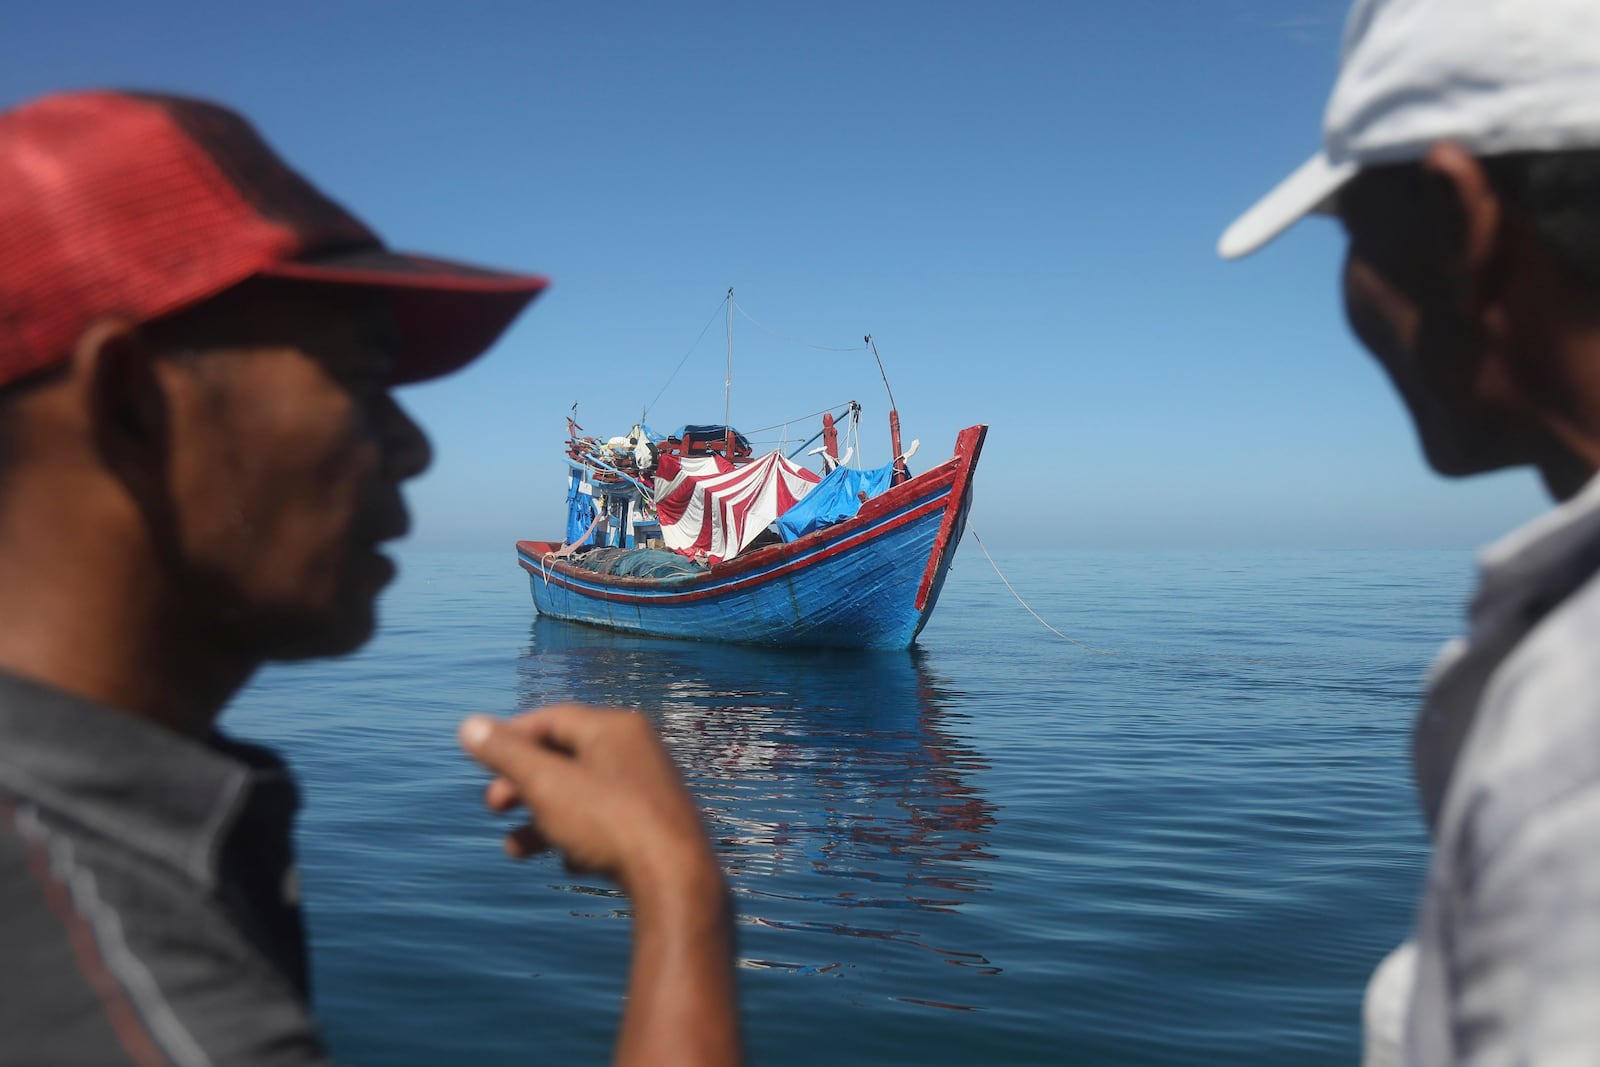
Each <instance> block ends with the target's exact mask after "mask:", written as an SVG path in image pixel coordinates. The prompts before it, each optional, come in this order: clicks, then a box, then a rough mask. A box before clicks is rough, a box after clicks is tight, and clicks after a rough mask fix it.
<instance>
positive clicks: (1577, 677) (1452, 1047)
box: [1219, 0, 1600, 1065]
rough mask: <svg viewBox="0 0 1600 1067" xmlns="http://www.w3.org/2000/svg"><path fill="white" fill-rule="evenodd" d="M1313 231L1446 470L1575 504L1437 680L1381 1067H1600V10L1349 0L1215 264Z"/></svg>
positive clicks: (1545, 522)
mask: <svg viewBox="0 0 1600 1067" xmlns="http://www.w3.org/2000/svg"><path fill="white" fill-rule="evenodd" d="M1313 212H1317V213H1323V214H1332V215H1337V216H1338V217H1339V219H1340V220H1341V221H1342V222H1343V224H1344V227H1345V229H1346V231H1347V233H1348V235H1349V238H1350V245H1349V253H1348V257H1347V259H1346V262H1345V268H1344V296H1345V305H1346V310H1347V313H1348V316H1349V319H1350V323H1351V325H1352V327H1353V328H1354V330H1355V332H1356V334H1357V336H1358V337H1359V338H1360V339H1361V341H1362V343H1363V344H1365V345H1366V347H1367V348H1369V349H1371V351H1372V353H1373V354H1374V355H1375V356H1376V357H1377V359H1378V361H1379V362H1380V363H1381V364H1382V365H1383V366H1384V368H1385V370H1387V371H1388V372H1389V374H1390V376H1391V378H1392V379H1393V381H1394V384H1395V386H1396V388H1397V389H1398V390H1399V392H1400V394H1401V396H1402V397H1403V398H1404V400H1405V402H1406V405H1407V407H1408V408H1409V409H1410V412H1411V415H1412V418H1413V420H1414V421H1415V423H1416V426H1417V432H1418V435H1419V437H1420V438H1421V442H1422V446H1423V450H1424V451H1425V453H1426V454H1427V457H1428V461H1429V463H1430V464H1431V465H1432V466H1433V467H1434V469H1436V470H1438V471H1439V472H1440V473H1442V474H1447V475H1466V474H1473V473H1477V472H1481V471H1489V470H1496V469H1500V468H1504V467H1510V466H1516V465H1524V464H1526V465H1531V466H1533V467H1535V468H1536V469H1537V470H1538V471H1539V473H1540V475H1541V476H1542V478H1543V480H1544V483H1545V485H1546V486H1547V487H1548V488H1549V490H1550V492H1551V494H1552V495H1553V496H1554V497H1555V498H1556V499H1557V500H1558V501H1560V505H1559V506H1558V507H1557V508H1556V509H1555V510H1554V511H1552V512H1550V513H1548V514H1546V515H1544V516H1543V517H1541V518H1540V519H1538V520H1537V521H1535V522H1534V523H1532V524H1531V525H1529V526H1528V527H1526V528H1524V529H1523V530H1520V531H1518V532H1517V533H1514V534H1512V535H1511V536H1509V537H1507V538H1506V539H1504V540H1503V541H1501V542H1499V543H1498V544H1496V545H1494V546H1492V547H1490V548H1489V549H1488V550H1486V551H1485V552H1484V554H1483V557H1482V576H1481V584H1480V587H1479V590H1478V593H1477V596H1476V598H1475V599H1474V601H1473V605H1472V611H1471V630H1470V633H1469V635H1468V636H1467V637H1466V638H1465V639H1463V640H1459V641H1456V642H1452V643H1451V644H1450V645H1448V646H1446V648H1445V649H1444V651H1443V652H1442V653H1441V655H1440V657H1439V660H1438V662H1437V664H1436V665H1435V667H1434V670H1433V673H1432V676H1431V680H1430V685H1429V691H1428V695H1427V699H1426V701H1425V704H1424V707H1423V709H1422V713H1421V715H1420V716H1419V718H1418V721H1417V724H1416V729H1415V735H1414V742H1413V758H1414V765H1415V773H1416V780H1417V787H1418V792H1419V795H1420V797H1421V800H1422V805H1423V810H1424V813H1425V815H1426V818H1427V821H1428V824H1429V827H1430V830H1431V832H1432V837H1433V859H1432V864H1431V869H1430V872H1429V876H1428V881H1427V888H1426V891H1425V894H1424V899H1423V902H1422V906H1421V910H1420V911H1419V913H1418V917H1417V923H1416V930H1415V935H1414V938H1413V941H1412V942H1410V943H1408V944H1407V945H1406V946H1403V947H1402V949H1401V950H1399V951H1397V953H1396V954H1395V955H1393V956H1391V957H1390V959H1389V960H1388V961H1386V963H1385V965H1384V966H1383V967H1382V968H1380V970H1379V973H1378V975H1377V976H1375V978H1374V981H1373V983H1372V985H1371V986H1370V987H1369V989H1368V996H1367V1025H1368V1037H1367V1055H1368V1062H1369V1063H1375V1062H1385V1063H1388V1062H1404V1063H1408V1064H1429V1065H1432V1064H1455V1063H1471V1064H1490V1063H1495V1064H1499V1063H1527V1064H1543V1063H1579V1062H1582V1063H1592V1062H1600V655H1597V654H1596V652H1597V643H1600V577H1597V574H1600V479H1597V478H1595V477H1594V474H1595V472H1596V470H1597V469H1600V3H1596V2H1595V0H1470V2H1469V0H1358V2H1357V3H1356V5H1355V7H1354V9H1353V10H1352V12H1351V15H1350V21H1349V25H1348V27H1347V29H1346V33H1345V41H1344V52H1343V62H1342V66H1341V70H1340V74H1339V79H1338V83H1337V85H1336V86H1335V87H1334V91H1333V96H1332V99H1331V101H1330V102H1329V104H1328V110H1327V115H1326V118H1325V124H1324V130H1323V150H1322V151H1321V152H1320V153H1318V154H1317V155H1316V156H1314V157H1313V158H1312V159H1311V161H1310V162H1308V163H1307V164H1305V165H1304V166H1303V167H1301V168H1300V169H1299V170H1298V171H1296V172H1295V173H1294V174H1293V175H1291V176H1290V177H1289V179H1288V180H1287V181H1285V182H1284V183H1283V184H1281V185H1280V186H1278V188H1276V189H1275V190H1273V191H1272V192H1271V193H1269V194H1268V195H1267V196H1266V197H1265V198H1264V199H1263V200H1262V201H1261V202H1260V203H1259V204H1257V205H1256V206H1255V207H1254V208H1252V209H1251V210H1250V211H1249V212H1247V213H1246V214H1245V215H1244V216H1243V217H1242V218H1240V219H1239V221H1237V222H1236V223H1234V224H1233V226H1231V227H1230V228H1229V229H1228V231H1227V232H1226V233H1225V234H1224V235H1223V237H1222V241H1221V243H1220V246H1219V251H1220V252H1221V254H1222V255H1223V256H1225V257H1228V258H1233V257H1236V256H1242V255H1245V254H1247V253H1250V252H1252V251H1254V250H1256V249H1257V248H1259V247H1261V246H1262V245H1264V244H1265V243H1267V242H1268V241H1269V240H1271V239H1272V238H1273V237H1274V236H1276V235H1277V234H1279V233H1280V232H1282V231H1283V230H1285V229H1286V228H1288V227H1289V226H1290V225H1291V224H1292V223H1293V222H1294V221H1295V220H1297V219H1298V218H1300V217H1301V216H1303V215H1306V214H1309V213H1313Z"/></svg>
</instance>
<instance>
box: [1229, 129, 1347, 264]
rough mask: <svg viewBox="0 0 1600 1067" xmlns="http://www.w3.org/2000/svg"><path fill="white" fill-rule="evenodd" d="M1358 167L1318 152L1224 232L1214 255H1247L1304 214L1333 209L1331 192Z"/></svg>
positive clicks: (1231, 256)
mask: <svg viewBox="0 0 1600 1067" xmlns="http://www.w3.org/2000/svg"><path fill="white" fill-rule="evenodd" d="M1359 169H1360V168H1359V166H1358V165H1357V164H1355V163H1350V162H1346V163H1330V162H1329V161H1328V157H1327V156H1325V155H1323V154H1322V153H1321V152H1318V153H1317V154H1316V155H1314V156H1312V157H1311V158H1310V159H1308V160H1306V162H1305V163H1304V164H1302V165H1301V166H1300V168H1299V169H1298V170H1296V171H1295V172H1294V173H1293V174H1291V175H1289V176H1288V177H1287V178H1285V179H1284V180H1283V181H1282V182H1280V183H1278V186H1277V188H1275V189H1273V190H1272V192H1270V193H1268V194H1267V195H1266V196H1264V197H1262V198H1261V199H1260V200H1258V201H1257V202H1256V204H1255V206H1253V207H1252V208H1251V209H1250V210H1249V211H1246V212H1245V213H1244V214H1243V215H1240V216H1239V218H1238V220H1237V221H1235V222H1234V224H1233V225H1232V226H1229V227H1228V228H1227V230H1225V231H1224V232H1223V234H1222V239H1221V240H1220V241H1218V242H1217V255H1219V256H1221V257H1222V258H1223V259H1238V258H1239V257H1240V256H1247V255H1249V254H1250V253H1251V252H1254V251H1255V250H1256V249H1258V248H1260V247H1261V246H1262V245H1264V244H1266V243H1267V242H1268V241H1270V240H1272V239H1273V238H1274V237H1276V236H1278V235H1279V234H1280V233H1282V232H1283V231H1284V230H1287V229H1288V228H1289V227H1290V226H1293V225H1294V224H1295V223H1296V222H1298V221H1299V220H1300V219H1302V218H1304V217H1305V216H1306V215H1309V214H1312V213H1314V212H1319V211H1324V212H1326V211H1332V210H1333V196H1334V194H1335V193H1337V192H1338V191H1339V189H1340V188H1341V187H1342V186H1343V185H1344V183H1345V182H1347V181H1349V180H1350V179H1351V178H1353V177H1354V176H1355V173H1356V171H1357V170H1359Z"/></svg>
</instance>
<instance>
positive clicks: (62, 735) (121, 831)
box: [0, 672, 296, 887]
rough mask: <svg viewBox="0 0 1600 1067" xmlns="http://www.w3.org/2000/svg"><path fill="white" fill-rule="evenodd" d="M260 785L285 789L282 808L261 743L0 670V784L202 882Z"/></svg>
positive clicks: (275, 770)
mask: <svg viewBox="0 0 1600 1067" xmlns="http://www.w3.org/2000/svg"><path fill="white" fill-rule="evenodd" d="M263 786H274V787H276V788H272V789H270V790H269V792H271V793H275V794H280V795H281V794H282V793H283V792H284V791H287V792H288V802H287V806H288V808H289V809H290V812H291V813H292V810H293V808H294V807H295V806H296V798H295V797H294V794H293V785H292V782H291V781H290V779H289V774H288V770H287V768H285V766H284V765H283V763H282V761H280V760H279V759H278V758H277V757H276V756H275V755H274V754H272V753H271V752H269V751H268V750H266V749H263V748H258V747H256V746H254V745H247V744H243V743H240V742H237V741H233V740H231V739H229V738H226V737H224V736H222V735H220V734H217V735H213V736H212V737H211V738H210V739H208V740H207V741H204V742H202V741H197V740H195V739H193V738H190V737H186V736H184V735H181V734H177V733H174V732H172V731H170V730H167V729H165V728H163V727H160V726H156V725H154V724H152V723H149V722H145V721H143V720H141V719H137V718H135V717H133V716H131V715H125V714H122V713H120V712H117V711H113V710H112V709H110V708H107V707H104V706H102V705H99V704H96V703H93V702H91V701H88V700H85V699H83V698H81V697H77V696H74V695H72V694H70V693H65V692H62V691H61V690H58V689H54V688H51V687H49V686H46V685H42V684H40V683H37V682H32V681H29V680H27V679H23V678H18V677H16V676H15V675H11V674H7V673H4V672H0V787H4V788H6V789H7V790H8V791H12V792H14V793H16V794H17V796H18V797H19V799H22V800H25V801H31V802H34V803H36V804H38V805H39V806H40V807H41V808H43V809H45V810H46V811H48V812H50V813H51V814H54V815H58V816H61V817H64V818H66V819H69V820H71V821H72V822H74V823H76V824H78V825H79V826H81V827H82V828H83V829H85V830H88V831H90V832H93V833H96V834H99V835H102V836H104V837H107V838H109V839H111V840H113V841H115V842H117V843H119V844H120V845H122V846H123V847H126V848H130V849H132V850H134V851H137V852H139V853H141V854H143V855H146V856H149V857H151V858H154V859H157V860H159V861H161V862H163V863H165V864H167V865H168V866H171V867H175V868H177V869H178V870H180V871H183V872H184V873H185V874H187V875H188V876H189V877H191V878H193V879H195V880H197V881H199V882H200V883H202V884H203V885H206V886H208V887H209V886H214V885H215V884H216V881H217V867H218V854H219V851H220V846H221V842H222V841H223V840H224V839H225V838H226V837H227V835H228V833H229V831H230V830H231V829H232V828H233V825H234V824H235V822H236V821H237V820H238V818H239V816H240V813H241V811H242V810H243V808H244V806H245V804H246V803H247V802H248V801H249V799H250V796H251V794H252V792H255V791H257V790H258V789H259V788H260V787H263Z"/></svg>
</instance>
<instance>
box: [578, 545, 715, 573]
mask: <svg viewBox="0 0 1600 1067" xmlns="http://www.w3.org/2000/svg"><path fill="white" fill-rule="evenodd" d="M569 562H571V563H573V564H575V565H576V566H579V567H582V568H583V569H584V570H590V571H594V572H595V573H596V574H609V575H613V576H615V577H618V578H653V579H656V580H658V581H659V580H663V579H671V578H692V577H693V576H695V575H696V574H703V573H704V572H705V568H704V567H702V566H701V565H700V564H698V563H696V562H695V561H694V560H692V559H689V558H688V557H686V556H682V555H679V554H678V553H676V552H669V551H667V550H666V549H661V548H594V549H590V550H589V551H588V552H584V553H581V554H579V555H577V556H574V557H572V558H571V559H570V560H569Z"/></svg>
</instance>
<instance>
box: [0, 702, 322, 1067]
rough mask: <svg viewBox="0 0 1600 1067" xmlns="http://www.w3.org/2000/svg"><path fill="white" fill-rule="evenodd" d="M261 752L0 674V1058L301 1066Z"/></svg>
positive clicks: (279, 772) (292, 805)
mask: <svg viewBox="0 0 1600 1067" xmlns="http://www.w3.org/2000/svg"><path fill="white" fill-rule="evenodd" d="M297 807H298V799H297V794H296V792H295V787H294V783H293V781H292V780H291V778H290V776H289V774H288V771H287V769H286V768H285V767H284V765H283V764H282V763H281V762H280V761H279V760H278V759H277V758H276V757H275V756H274V755H273V754H272V753H270V752H268V751H267V750H265V749H261V748H257V747H255V746H251V745H246V744H242V743H239V742H236V741H232V740H229V739H227V738H224V737H221V736H216V737H213V738H212V739H211V740H210V741H209V742H207V743H204V744H202V743H200V742H197V741H194V740H192V739H189V738H186V737H181V736H179V735H177V734H173V733H170V732H168V731H166V730H163V729H161V728H159V727H155V726H152V725H150V724H148V723H144V722H141V721H139V720H136V719H133V718H131V717H129V716H126V715H121V714H118V713H116V712H113V711H111V710H108V709H106V708H103V707H100V706H97V705H95V704H92V703H90V702H88V701H84V700H81V699H78V698H76V697H73V696H70V695H68V694H66V693H62V692H60V691H57V690H54V689H50V688H47V687H45V686H41V685H37V684H34V683H32V682H28V681H25V680H23V679H20V678H16V677H14V676H11V675H7V674H3V673H0V958H3V959H4V961H5V962H4V966H3V967H0V1065H9V1064H27V1065H29V1067H33V1065H40V1067H46V1065H56V1064H60V1065H68V1064H71V1065H74V1067H77V1065H85V1064H96V1065H98V1064H134V1065H137V1067H155V1065H168V1064H170V1065H173V1067H204V1065H211V1064H214V1065H218V1067H222V1065H228V1067H234V1065H243V1064H249V1065H258V1064H259V1065H265V1064H275V1065H276V1064H283V1065H289V1064H293V1065H297V1067H300V1065H306V1064H323V1063H325V1062H326V1056H325V1053H324V1051H323V1048H322V1045H321V1042H320V1040H319V1038H318V1035H317V1030H316V1026H315V1024H314V1022H313V1021H312V1019H311V1016H310V1013H309V1011H308V1008H307V997H308V989H307V977H306V975H307V967H306V953H305V938H304V933H303V929H302V926H301V918H300V908H299V901H298V890H297V888H296V880H295V866H294V854H293V843H292V831H293V823H294V815H295V811H296V808H297Z"/></svg>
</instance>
